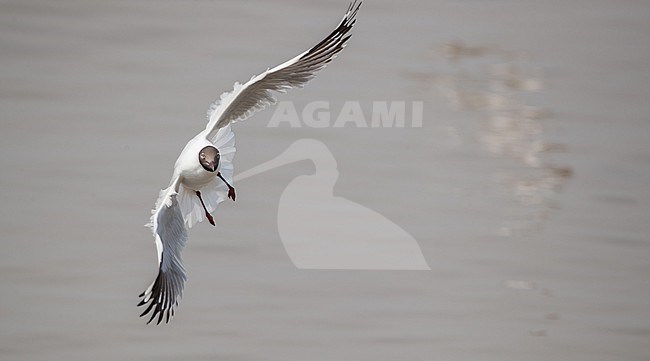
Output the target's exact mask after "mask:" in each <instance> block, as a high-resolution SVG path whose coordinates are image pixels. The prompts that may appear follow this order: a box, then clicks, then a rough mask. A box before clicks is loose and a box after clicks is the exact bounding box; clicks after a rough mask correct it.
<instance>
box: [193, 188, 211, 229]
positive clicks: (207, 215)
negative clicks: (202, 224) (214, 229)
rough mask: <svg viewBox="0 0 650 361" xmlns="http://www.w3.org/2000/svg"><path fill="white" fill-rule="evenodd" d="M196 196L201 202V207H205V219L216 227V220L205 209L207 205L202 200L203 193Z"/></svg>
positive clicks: (197, 193) (197, 192)
mask: <svg viewBox="0 0 650 361" xmlns="http://www.w3.org/2000/svg"><path fill="white" fill-rule="evenodd" d="M196 195H197V196H198V197H199V200H200V201H201V205H202V206H203V210H204V211H205V217H206V218H207V219H208V222H210V224H211V225H213V226H216V224H214V218H212V215H211V214H210V213H208V209H207V208H205V203H203V198H201V192H199V191H196Z"/></svg>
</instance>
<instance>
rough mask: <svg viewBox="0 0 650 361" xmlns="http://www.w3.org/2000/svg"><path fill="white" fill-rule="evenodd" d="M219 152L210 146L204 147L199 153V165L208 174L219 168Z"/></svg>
mask: <svg viewBox="0 0 650 361" xmlns="http://www.w3.org/2000/svg"><path fill="white" fill-rule="evenodd" d="M220 157H221V156H220V155H219V150H218V149H217V148H215V147H213V146H211V145H208V146H207V147H204V148H203V149H201V151H200V152H199V163H201V166H202V167H203V169H205V170H207V171H208V172H214V171H216V170H217V168H219V158H220Z"/></svg>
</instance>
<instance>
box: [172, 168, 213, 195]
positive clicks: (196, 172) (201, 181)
mask: <svg viewBox="0 0 650 361" xmlns="http://www.w3.org/2000/svg"><path fill="white" fill-rule="evenodd" d="M216 176H217V172H208V171H207V170H205V169H203V167H201V168H199V169H193V170H188V171H184V172H181V184H183V186H185V187H187V188H189V189H193V190H197V191H198V190H201V188H203V187H205V186H206V185H207V184H208V183H210V182H212V180H213V179H214V177H216Z"/></svg>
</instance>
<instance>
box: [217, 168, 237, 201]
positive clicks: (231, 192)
mask: <svg viewBox="0 0 650 361" xmlns="http://www.w3.org/2000/svg"><path fill="white" fill-rule="evenodd" d="M217 177H219V178H221V180H222V181H223V182H224V183H226V185H227V186H228V198H230V199H232V200H233V202H234V201H235V197H236V196H237V195H236V194H235V187H233V186H231V185H230V184H228V182H226V180H225V179H223V177H222V176H221V172H218V173H217Z"/></svg>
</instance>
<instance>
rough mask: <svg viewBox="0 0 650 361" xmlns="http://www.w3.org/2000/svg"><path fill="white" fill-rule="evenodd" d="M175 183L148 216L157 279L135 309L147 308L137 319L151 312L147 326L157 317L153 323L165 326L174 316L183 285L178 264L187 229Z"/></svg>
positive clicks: (180, 262)
mask: <svg viewBox="0 0 650 361" xmlns="http://www.w3.org/2000/svg"><path fill="white" fill-rule="evenodd" d="M178 183H179V180H178V179H176V180H174V181H173V182H172V185H170V186H169V188H167V189H163V190H162V191H160V195H159V197H158V201H157V202H156V208H155V209H154V210H153V212H152V215H151V223H150V224H149V226H151V229H152V231H153V234H154V237H155V239H156V248H157V250H158V265H159V266H158V276H157V277H156V279H155V280H154V282H153V283H152V284H151V285H149V287H147V289H146V290H145V291H144V292H143V293H142V294H140V297H142V300H141V301H140V303H139V304H138V306H145V305H147V304H148V306H147V308H146V309H145V310H144V312H143V313H142V314H141V315H140V317H142V316H145V315H146V314H148V313H149V312H151V311H153V313H152V315H151V318H150V319H149V321H148V322H147V323H150V322H151V321H152V320H153V319H154V318H155V317H156V316H158V321H157V323H160V322H161V321H162V320H163V318H166V320H165V322H169V320H170V319H171V318H172V317H173V316H174V307H176V306H177V305H178V301H179V299H180V298H181V296H182V294H183V286H184V285H185V280H186V276H185V268H184V267H183V262H182V260H181V251H182V250H183V247H184V246H185V242H187V229H186V228H185V224H184V223H185V222H184V220H183V215H182V213H181V209H180V205H179V203H178V200H177V192H176V188H178Z"/></svg>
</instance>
